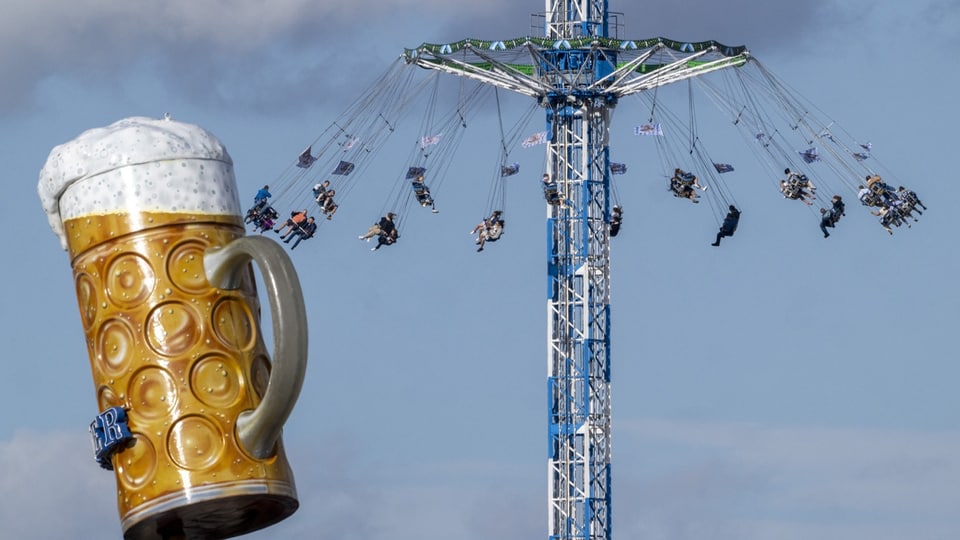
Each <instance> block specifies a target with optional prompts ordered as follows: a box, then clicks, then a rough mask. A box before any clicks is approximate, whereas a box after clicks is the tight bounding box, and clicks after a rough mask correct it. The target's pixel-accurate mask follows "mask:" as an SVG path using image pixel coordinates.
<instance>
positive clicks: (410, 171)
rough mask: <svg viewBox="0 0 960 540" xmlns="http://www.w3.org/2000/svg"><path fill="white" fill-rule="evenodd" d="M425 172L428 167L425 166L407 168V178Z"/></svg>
mask: <svg viewBox="0 0 960 540" xmlns="http://www.w3.org/2000/svg"><path fill="white" fill-rule="evenodd" d="M425 172H427V169H425V168H423V167H410V168H409V169H407V180H409V179H411V178H416V177H418V176H420V175H422V174H423V173H425Z"/></svg>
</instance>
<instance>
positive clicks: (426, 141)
mask: <svg viewBox="0 0 960 540" xmlns="http://www.w3.org/2000/svg"><path fill="white" fill-rule="evenodd" d="M440 135H442V133H440V134H437V135H430V136H429V137H426V136H425V137H420V149H421V150H423V149H424V148H426V147H428V146H432V145H434V144H437V143H438V142H440Z"/></svg>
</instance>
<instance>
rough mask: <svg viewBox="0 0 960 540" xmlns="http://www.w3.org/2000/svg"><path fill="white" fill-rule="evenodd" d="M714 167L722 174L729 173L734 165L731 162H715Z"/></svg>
mask: <svg viewBox="0 0 960 540" xmlns="http://www.w3.org/2000/svg"><path fill="white" fill-rule="evenodd" d="M713 167H714V168H715V169H717V172H718V173H720V174H723V173H727V172H730V171H732V170H733V165H730V164H729V163H714V164H713Z"/></svg>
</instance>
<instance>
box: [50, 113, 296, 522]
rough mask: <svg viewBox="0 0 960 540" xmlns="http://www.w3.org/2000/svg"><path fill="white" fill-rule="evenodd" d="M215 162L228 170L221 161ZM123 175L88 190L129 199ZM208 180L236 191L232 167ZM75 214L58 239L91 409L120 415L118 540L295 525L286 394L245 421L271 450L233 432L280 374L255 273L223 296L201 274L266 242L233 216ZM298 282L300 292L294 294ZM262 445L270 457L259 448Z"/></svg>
mask: <svg viewBox="0 0 960 540" xmlns="http://www.w3.org/2000/svg"><path fill="white" fill-rule="evenodd" d="M187 126H188V129H189V125H187ZM148 127H149V125H148ZM138 129H141V130H142V129H144V128H143V126H142V125H138ZM204 133H205V132H204ZM115 135H116V134H112V135H111V136H115ZM223 155H226V154H225V152H224V154H223ZM164 157H166V156H164ZM192 158H193V156H191V157H190V159H192ZM166 161H171V163H165V164H164V165H163V167H161V168H164V167H166V168H167V169H169V170H172V171H177V170H178V169H177V166H176V164H175V163H174V162H175V159H174V160H166ZM215 161H216V160H215ZM193 165H196V163H194V164H193ZM193 165H191V166H190V167H186V169H188V171H189V170H190V169H191V168H195V167H193ZM212 165H213V167H214V168H217V167H219V168H221V169H223V168H224V167H226V165H230V166H231V167H232V163H231V162H229V158H228V157H227V159H226V160H223V159H221V160H219V161H216V162H215V163H213V164H212ZM200 166H201V167H207V168H209V167H210V166H211V163H201V165H200ZM148 167H149V166H148ZM121 168H122V167H121ZM132 170H133V173H130V172H129V171H128V172H122V173H119V174H115V175H113V176H115V178H113V179H109V175H108V181H105V182H104V181H99V180H98V182H99V183H98V184H97V187H96V190H98V191H102V190H104V189H106V190H107V191H110V190H111V189H124V190H128V191H129V190H134V191H136V188H134V187H133V186H130V185H126V184H128V183H129V182H130V181H131V180H133V181H134V182H139V181H140V179H139V178H138V173H143V172H144V169H143V167H142V166H140V165H138V164H134V165H133V166H132ZM148 170H149V169H148ZM198 170H199V169H198ZM187 174H190V173H189V172H188V173H187ZM200 174H206V172H203V173H200ZM212 176H213V177H214V179H215V181H216V182H220V183H222V182H224V181H225V180H224V179H226V180H228V181H229V182H232V181H233V179H232V169H230V170H228V171H224V170H221V171H220V172H219V173H218V174H214V175H212ZM93 177H94V178H96V175H93ZM82 181H89V180H88V179H86V178H85V179H83V180H82ZM189 181H190V182H193V181H194V180H193V179H191V180H189ZM105 186H109V189H107V188H105ZM81 187H82V186H81ZM167 187H169V186H167ZM70 189H71V188H70V187H68V188H67V189H66V190H64V191H63V193H61V197H63V196H68V195H69V194H70V191H69V190H70ZM217 189H220V190H221V191H222V186H221V187H220V188H217ZM88 191H89V190H88ZM147 191H149V190H147ZM141 194H142V193H141ZM81 196H82V198H83V197H85V198H86V199H88V200H89V198H90V197H89V196H88V194H83V193H82V194H81ZM147 198H148V199H149V195H148V196H147ZM117 199H118V200H120V199H128V197H126V196H124V197H118V198H117ZM226 200H227V202H228V203H229V204H228V206H231V207H232V206H233V204H232V201H229V196H228V197H227V198H226ZM203 204H207V203H206V202H202V201H198V205H203ZM79 206H80V207H81V208H82V210H81V211H73V212H69V215H67V214H68V212H66V211H64V209H63V208H61V209H60V216H61V217H62V218H63V219H62V235H63V236H62V239H63V240H64V241H65V243H66V248H67V251H68V253H69V255H70V258H71V261H72V262H71V266H72V268H73V277H74V284H75V286H76V294H77V301H78V304H79V308H80V317H81V321H82V324H83V328H84V332H85V335H86V342H87V348H88V353H89V357H90V366H91V371H92V373H93V381H94V388H95V391H96V399H97V405H98V410H99V411H106V410H108V409H110V408H113V407H119V408H121V409H123V410H124V411H125V413H126V421H127V427H128V428H129V435H130V437H129V439H127V440H126V442H125V444H124V446H123V447H122V448H121V449H120V450H119V451H116V452H115V453H113V454H112V455H111V456H110V457H109V459H110V460H111V461H110V463H111V464H112V466H113V469H114V471H115V474H116V480H117V504H118V508H119V513H120V518H121V522H122V527H123V530H124V536H125V538H137V539H140V538H144V539H148V538H158V539H161V538H183V537H186V538H194V537H197V538H227V537H231V536H237V535H240V534H244V533H247V532H250V531H253V530H256V529H260V528H262V527H266V526H268V525H271V524H273V523H275V522H277V521H280V520H282V519H284V518H286V517H287V516H289V515H290V514H292V513H293V512H294V511H295V510H296V509H297V507H298V502H297V498H296V488H295V485H294V481H293V474H292V471H291V469H290V466H289V464H288V462H287V459H286V457H285V454H284V451H283V446H282V443H281V441H280V440H279V426H280V425H282V423H283V421H284V420H285V419H286V414H288V413H289V409H290V408H292V401H289V396H282V400H281V401H284V404H283V405H282V406H280V408H281V409H284V411H282V412H281V413H280V414H279V416H282V418H275V417H271V418H257V419H256V420H254V421H253V422H255V423H258V427H256V428H255V430H257V433H259V432H260V431H262V430H264V429H266V430H267V431H271V430H273V432H274V433H275V435H269V436H268V437H272V440H267V442H266V443H263V441H256V442H253V443H251V442H250V440H251V439H252V438H257V437H258V435H257V434H254V435H249V434H247V438H246V440H244V433H243V432H241V430H240V427H241V426H240V424H241V423H242V421H243V420H242V417H243V416H244V415H246V414H250V413H251V412H252V411H253V412H255V413H256V412H257V411H259V409H260V407H259V406H260V405H261V402H262V401H264V402H265V401H266V400H265V399H264V396H265V394H266V393H267V392H268V389H269V387H270V386H271V385H272V384H274V383H272V382H271V376H272V374H271V371H273V370H279V368H278V367H277V366H276V365H275V362H276V361H277V360H278V359H276V358H274V361H271V358H270V355H269V354H268V352H267V349H266V346H265V344H264V342H263V339H262V333H261V329H260V321H259V314H260V303H259V300H258V298H257V292H256V285H255V283H254V277H253V276H254V274H253V271H252V268H251V266H250V265H249V263H246V262H244V263H243V264H242V265H240V267H239V268H237V269H236V270H235V272H234V274H235V280H234V283H233V284H232V285H231V286H230V287H229V288H224V287H221V286H218V285H217V284H213V283H211V281H210V279H209V277H208V276H209V275H210V271H211V270H210V268H209V266H210V265H211V264H219V263H212V262H211V259H209V258H207V256H208V254H209V253H211V252H216V251H217V250H222V249H225V248H227V249H229V247H230V246H232V245H238V244H240V243H249V242H259V244H257V245H256V246H255V247H256V249H260V248H263V247H265V244H264V243H270V244H271V245H276V244H275V243H273V242H272V241H270V240H266V239H263V238H244V227H243V222H242V219H241V217H240V213H239V211H237V212H236V213H235V214H232V213H204V212H202V211H198V210H197V209H196V208H193V209H189V208H187V209H186V210H187V211H156V210H155V209H154V208H152V206H157V205H155V204H137V203H132V204H129V208H127V209H124V208H108V211H107V212H104V213H94V212H90V209H89V208H88V207H91V206H93V205H90V204H87V203H84V204H80V205H79ZM187 206H189V205H187ZM143 207H151V208H143ZM236 207H237V208H239V203H238V202H237V204H236ZM84 208H85V209H84ZM176 210H182V209H181V208H179V207H178V208H176ZM55 230H56V229H55ZM277 249H279V248H277ZM258 253H259V251H258ZM279 253H280V254H281V255H284V256H285V254H284V253H283V251H282V249H279ZM273 255H276V254H275V253H271V254H270V255H269V257H272V256H273ZM261 257H265V256H263V255H261ZM259 262H260V261H258V263H259ZM287 262H289V261H287ZM226 264H232V263H226ZM271 264H273V263H271ZM261 270H262V271H263V270H264V267H263V266H261ZM294 281H295V279H294ZM294 285H295V290H296V295H299V283H295V284H294ZM271 301H272V302H271V305H272V307H275V308H277V307H278V306H280V304H276V305H275V304H274V302H273V299H271ZM301 302H302V301H301ZM281 309H282V308H281ZM288 309H289V308H288ZM294 311H297V309H294ZM302 311H303V310H302V304H301V305H300V306H299V312H298V313H302ZM302 324H305V322H303V323H302ZM275 330H276V325H275ZM297 332H299V333H302V334H303V335H302V341H303V343H302V351H301V350H300V348H298V347H294V348H293V349H292V350H293V351H294V354H295V355H296V356H303V357H304V358H300V359H297V362H298V363H299V366H300V367H299V371H297V369H296V368H295V369H294V371H293V376H294V378H296V379H297V380H296V381H295V383H293V385H292V387H290V385H287V388H285V389H284V388H278V389H274V390H273V393H274V394H275V395H274V396H273V397H272V398H270V401H271V402H272V403H274V406H272V407H275V404H276V403H278V397H277V395H276V394H277V392H286V393H292V394H293V396H292V400H294V401H295V400H296V394H297V393H298V392H299V382H300V379H302V370H303V367H302V366H303V362H305V350H306V349H305V346H306V338H305V327H304V328H303V329H302V330H300V329H298V330H297ZM274 333H275V334H279V333H281V332H276V331H275V332H274ZM277 339H278V340H280V339H283V338H282V336H279V335H278V337H277ZM277 350H281V349H278V348H275V351H277ZM284 350H291V349H284ZM274 356H277V354H276V352H275V355H274ZM283 360H284V361H287V360H288V359H286V358H284V359H283ZM288 372H289V369H288ZM285 377H286V379H287V380H290V379H291V376H290V375H289V374H288V375H286V376H285ZM276 384H283V383H276ZM271 410H273V409H271ZM260 412H262V411H260ZM263 414H268V415H272V416H278V415H277V414H275V413H273V412H267V413H263ZM255 415H256V414H255ZM255 415H254V416H255ZM261 416H262V414H261ZM264 426H266V427H264ZM263 444H266V445H268V446H267V447H266V451H264V450H262V449H261V450H258V449H257V445H261V446H262V445H263ZM258 454H262V455H258Z"/></svg>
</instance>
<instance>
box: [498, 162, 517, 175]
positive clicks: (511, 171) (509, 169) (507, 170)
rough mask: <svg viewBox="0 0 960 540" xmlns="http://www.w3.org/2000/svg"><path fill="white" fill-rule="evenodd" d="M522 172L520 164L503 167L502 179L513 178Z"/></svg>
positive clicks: (501, 169)
mask: <svg viewBox="0 0 960 540" xmlns="http://www.w3.org/2000/svg"><path fill="white" fill-rule="evenodd" d="M518 172H520V164H519V163H514V164H513V165H503V166H501V167H500V177H501V178H506V177H507V176H513V175H515V174H517V173H518Z"/></svg>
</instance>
